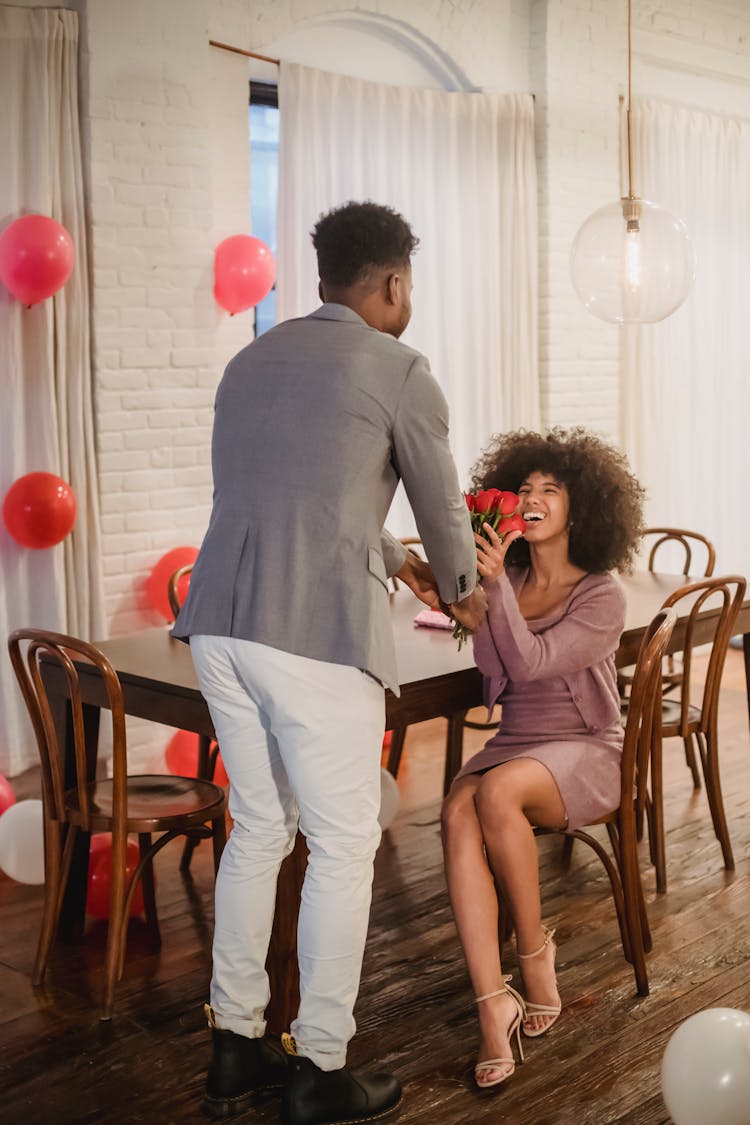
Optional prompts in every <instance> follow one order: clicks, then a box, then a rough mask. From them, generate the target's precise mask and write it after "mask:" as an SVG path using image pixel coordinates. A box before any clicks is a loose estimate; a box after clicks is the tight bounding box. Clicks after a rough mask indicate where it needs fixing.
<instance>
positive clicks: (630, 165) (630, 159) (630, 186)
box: [625, 0, 635, 199]
mask: <svg viewBox="0 0 750 1125" xmlns="http://www.w3.org/2000/svg"><path fill="white" fill-rule="evenodd" d="M630 8H631V0H628V108H627V112H626V118H625V119H626V126H627V137H628V199H635V194H634V192H633V137H632V133H631V128H630V96H631V90H632V84H633V59H632V44H631V12H630Z"/></svg>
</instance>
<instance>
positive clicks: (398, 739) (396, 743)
mask: <svg viewBox="0 0 750 1125" xmlns="http://www.w3.org/2000/svg"><path fill="white" fill-rule="evenodd" d="M408 729H409V728H408V727H394V729H393V730H392V731H391V748H390V751H389V753H388V766H387V769H388V773H390V774H393V776H394V777H398V767H399V766H400V765H401V755H402V754H403V752H404V741H405V739H406V732H407V730H408Z"/></svg>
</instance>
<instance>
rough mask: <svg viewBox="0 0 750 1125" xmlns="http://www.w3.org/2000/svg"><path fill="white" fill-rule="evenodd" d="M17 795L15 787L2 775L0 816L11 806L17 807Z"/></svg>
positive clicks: (0, 782) (0, 783)
mask: <svg viewBox="0 0 750 1125" xmlns="http://www.w3.org/2000/svg"><path fill="white" fill-rule="evenodd" d="M15 803H16V795H15V793H14V792H13V787H12V786H11V784H10V782H9V781H8V779H7V777H3V776H2V775H1V774H0V816H2V815H3V813H4V812H5V810H6V809H9V808H10V806H11V805H15Z"/></svg>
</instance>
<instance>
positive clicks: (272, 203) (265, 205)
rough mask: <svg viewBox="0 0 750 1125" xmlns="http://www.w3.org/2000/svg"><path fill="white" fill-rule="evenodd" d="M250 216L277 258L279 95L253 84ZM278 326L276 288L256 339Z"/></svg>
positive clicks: (260, 315) (259, 316)
mask: <svg viewBox="0 0 750 1125" xmlns="http://www.w3.org/2000/svg"><path fill="white" fill-rule="evenodd" d="M249 127H250V214H251V215H252V226H253V234H254V235H255V236H256V237H257V238H262V239H263V241H264V242H265V243H266V245H267V246H269V247H270V248H271V250H272V251H273V254H274V256H275V255H276V212H277V206H278V198H279V92H278V88H277V87H276V86H273V85H271V84H270V83H267V82H251V83H250V122H249ZM275 323H276V287H275V286H274V288H273V289H272V290H271V292H270V293H269V294H268V296H267V297H264V298H263V300H262V301H261V302H260V303H259V304H258V305H256V307H255V335H256V336H260V335H261V333H263V332H265V331H267V329H269V328H272V327H273V325H274V324H275Z"/></svg>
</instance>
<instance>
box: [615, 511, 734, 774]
mask: <svg viewBox="0 0 750 1125" xmlns="http://www.w3.org/2000/svg"><path fill="white" fill-rule="evenodd" d="M643 538H644V541H645V542H646V546H647V547H648V549H649V554H648V569H649V571H650V572H651V573H652V574H653V573H654V572H658V571H661V572H662V573H665V574H674V573H680V574H683V575H684V576H685V578H687V577H688V575H689V574H691V573H694V574H695V575H696V576H697V577H703V578H710V577H711V575H712V574H713V572H714V566H715V565H716V551H715V550H714V545H713V543H712V542H711V541H710V539H707V538H706V536H705V535H701V533H700V532H699V531H686V530H685V529H684V528H680V527H647V528H646V530H645V531H644V533H643ZM675 566H678V567H681V569H680V570H677V571H676V570H675ZM682 675H683V673H682V664H681V661H680V659H679V657H676V656H672V655H668V656H665V658H664V667H663V668H662V676H661V685H662V687H661V689H662V694H663V695H669V694H670V693H671V692H674V691H677V689H678V688H679V687H680V684H681V683H682ZM631 680H632V669H629V668H621V669H620V670H619V671H618V673H617V686H618V688H619V691H620V696H621V698H622V699H623V701H624V700H626V699H627V696H628V689H629V686H630V682H631ZM685 761H686V762H687V765H688V768H689V770H690V772H691V774H692V777H693V786H694V787H695V788H696V789H700V787H701V776H700V771H699V769H698V763H697V760H696V757H695V754H694V752H693V748H692V746H691V745H687V744H686V746H685Z"/></svg>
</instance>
